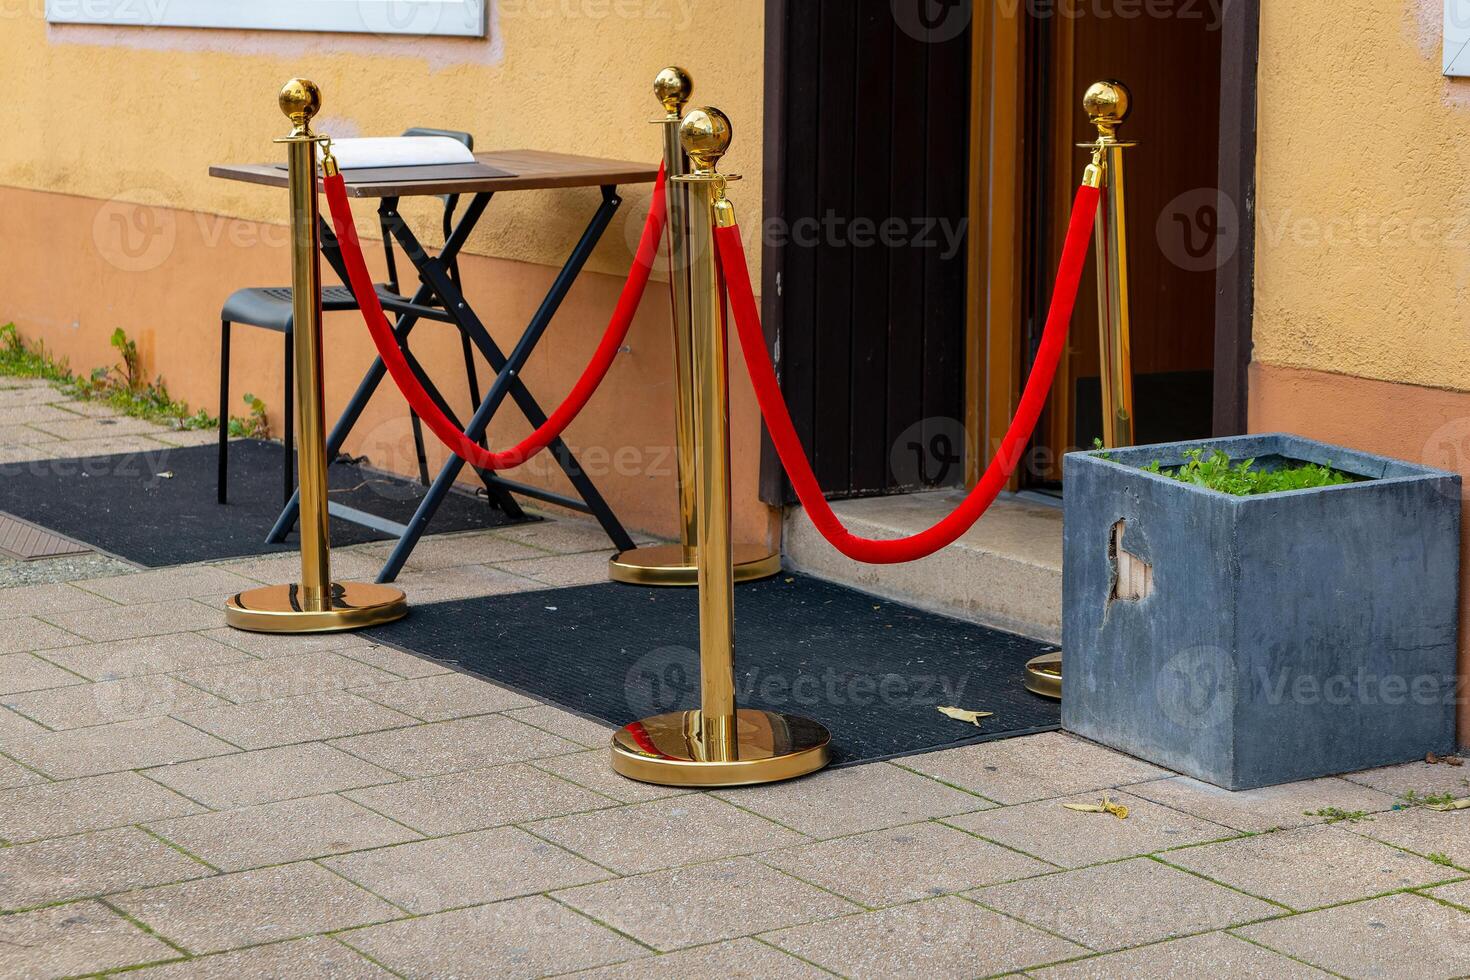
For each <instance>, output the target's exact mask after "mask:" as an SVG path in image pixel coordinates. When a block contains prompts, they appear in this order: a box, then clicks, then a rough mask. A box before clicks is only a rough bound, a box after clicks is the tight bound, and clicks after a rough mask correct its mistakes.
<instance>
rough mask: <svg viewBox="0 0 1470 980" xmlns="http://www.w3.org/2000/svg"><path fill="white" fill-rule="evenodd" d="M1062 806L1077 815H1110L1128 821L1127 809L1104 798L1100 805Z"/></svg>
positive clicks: (1076, 804)
mask: <svg viewBox="0 0 1470 980" xmlns="http://www.w3.org/2000/svg"><path fill="white" fill-rule="evenodd" d="M1062 806H1064V807H1066V808H1067V809H1068V810H1076V811H1077V812H1078V813H1111V814H1112V815H1113V816H1115V817H1117V818H1118V819H1119V820H1127V819H1128V808H1127V807H1126V806H1124V805H1123V804H1121V803H1114V802H1113V801H1112V800H1111V799H1109V798H1108V797H1106V796H1104V797H1103V801H1102V802H1101V803H1063V804H1062Z"/></svg>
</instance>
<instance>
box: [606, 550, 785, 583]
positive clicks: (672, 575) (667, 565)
mask: <svg viewBox="0 0 1470 980" xmlns="http://www.w3.org/2000/svg"><path fill="white" fill-rule="evenodd" d="M694 558H695V556H694V555H693V554H690V553H689V552H686V551H685V550H684V547H683V545H677V544H659V545H653V546H651V547H648V548H634V549H633V550H632V551H624V552H620V553H619V554H616V555H613V556H612V557H611V558H609V559H608V561H607V575H608V578H610V579H612V580H613V581H614V582H623V583H625V584H628V585H672V586H688V587H690V588H692V587H694V586H696V585H698V584H699V569H698V567H696V565H695V564H694ZM780 571H781V556H780V555H773V554H771V553H770V552H768V551H767V550H766V549H765V548H763V547H761V546H759V545H754V544H737V545H736V546H735V581H736V582H754V581H756V580H757V579H763V578H770V577H771V576H772V575H775V574H776V573H778V572H780Z"/></svg>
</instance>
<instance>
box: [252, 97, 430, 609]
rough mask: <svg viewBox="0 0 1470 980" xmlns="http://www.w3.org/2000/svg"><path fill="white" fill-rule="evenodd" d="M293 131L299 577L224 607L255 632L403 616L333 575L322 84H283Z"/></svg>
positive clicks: (382, 591) (380, 595)
mask: <svg viewBox="0 0 1470 980" xmlns="http://www.w3.org/2000/svg"><path fill="white" fill-rule="evenodd" d="M279 101H280V106H281V111H282V112H284V113H285V114H286V117H287V118H288V119H290V120H291V127H292V128H291V135H289V136H287V137H285V138H283V139H279V140H276V142H277V143H285V144H286V147H287V154H288V158H287V159H288V162H289V172H290V185H291V192H290V193H291V300H292V303H293V312H294V314H295V323H296V329H295V332H294V336H293V340H292V343H293V344H294V346H295V355H296V404H297V409H296V446H297V454H298V459H299V465H298V467H297V468H298V470H299V471H300V474H301V476H300V479H301V581H300V582H298V583H297V584H295V585H272V586H267V587H265V588H261V589H253V590H251V591H249V592H242V593H240V594H239V595H237V596H235V597H234V598H232V599H230V600H229V601H228V602H227V603H226V605H225V622H227V623H228V624H229V625H231V626H233V627H234V628H235V629H240V630H251V631H255V632H260V633H330V632H336V631H340V630H351V629H359V628H361V627H364V626H373V625H376V624H378V623H387V622H391V621H393V620H395V619H399V618H401V617H402V616H403V615H404V614H406V613H407V612H408V604H407V602H406V600H405V599H404V596H403V593H402V592H400V591H398V590H397V589H394V588H389V587H388V586H384V585H368V584H363V583H357V582H333V581H332V556H331V539H330V537H329V535H328V528H327V439H326V418H325V414H324V406H323V404H322V403H323V401H324V398H323V384H324V382H323V375H324V371H323V367H322V294H321V260H320V256H319V253H318V245H319V232H318V229H317V224H318V220H319V216H320V208H319V205H318V203H317V195H316V146H317V143H319V142H321V141H322V140H321V138H320V137H318V136H316V135H314V134H313V133H312V131H311V120H312V117H313V116H315V115H316V114H317V112H318V111H319V110H320V109H321V104H322V96H321V90H320V89H318V88H317V87H316V85H315V84H314V83H312V82H309V81H307V80H306V79H304V78H293V79H292V80H291V81H289V82H287V83H286V87H285V88H283V89H281V95H280V100H279Z"/></svg>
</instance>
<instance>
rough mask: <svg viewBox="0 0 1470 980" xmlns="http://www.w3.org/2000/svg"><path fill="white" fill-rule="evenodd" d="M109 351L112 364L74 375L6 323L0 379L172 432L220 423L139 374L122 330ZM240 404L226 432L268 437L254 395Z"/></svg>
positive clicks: (1, 330)
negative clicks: (26, 381)
mask: <svg viewBox="0 0 1470 980" xmlns="http://www.w3.org/2000/svg"><path fill="white" fill-rule="evenodd" d="M112 347H113V349H114V350H116V351H117V353H118V362H117V363H116V364H114V365H112V366H110V367H98V368H94V369H93V370H92V371H91V373H89V374H87V375H78V374H75V373H73V371H72V370H71V366H70V365H69V364H68V363H67V362H66V361H65V360H64V359H58V358H56V357H55V356H54V355H53V354H52V353H51V352H50V351H49V350H47V349H46V345H45V344H44V343H41V342H39V341H38V342H35V343H28V342H27V341H26V340H25V338H23V337H21V335H20V331H19V330H17V329H16V326H15V324H13V323H7V324H5V325H4V326H0V375H6V376H9V377H13V378H41V379H43V380H46V381H50V382H51V383H52V384H54V385H55V386H56V387H57V389H59V390H60V391H62V392H64V393H65V394H67V395H69V396H70V397H72V398H75V399H77V400H78V401H86V402H99V403H102V404H105V405H109V406H111V407H112V408H115V409H117V411H118V412H120V413H122V414H123V415H127V416H130V417H132V418H139V419H145V420H147V421H149V422H154V423H157V424H160V425H167V426H169V427H171V428H174V429H180V430H184V429H212V428H214V427H215V426H217V425H218V424H219V420H218V419H217V418H215V417H214V416H212V415H210V414H209V413H208V412H206V411H204V410H203V409H200V410H199V411H194V410H192V409H190V408H189V406H188V405H186V404H184V403H183V402H181V401H176V400H175V399H174V398H173V396H172V395H170V394H169V391H168V385H167V384H166V383H165V382H164V380H163V379H162V378H159V379H158V380H156V381H154V380H150V379H149V378H148V377H147V376H146V375H145V374H144V372H143V359H142V356H141V355H140V354H139V352H138V344H137V341H135V340H132V339H131V338H129V337H128V335H127V333H126V332H125V331H124V330H122V328H118V329H117V330H114V331H113V332H112ZM245 403H246V405H247V406H248V409H249V414H248V415H247V416H245V417H244V418H235V417H232V418H231V419H230V434H231V435H237V436H253V437H256V438H262V439H263V438H267V437H268V436H269V434H270V431H269V427H268V426H267V424H266V412H265V403H264V402H262V401H261V400H260V399H258V398H256V397H255V396H254V395H246V396H245Z"/></svg>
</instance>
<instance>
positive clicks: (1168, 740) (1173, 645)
mask: <svg viewBox="0 0 1470 980" xmlns="http://www.w3.org/2000/svg"><path fill="white" fill-rule="evenodd" d="M1200 446H1205V447H1207V448H1210V449H1220V450H1223V451H1224V452H1225V453H1227V454H1228V455H1229V456H1230V457H1231V459H1232V460H1237V461H1238V460H1244V459H1248V458H1252V457H1253V458H1255V459H1257V460H1259V461H1260V462H1262V463H1263V464H1267V465H1269V464H1271V463H1273V462H1277V461H1281V460H1294V461H1301V462H1314V463H1322V464H1327V465H1330V466H1332V467H1334V468H1335V469H1338V470H1341V471H1343V472H1346V473H1350V474H1352V475H1354V476H1358V477H1362V478H1363V482H1359V483H1353V484H1348V485H1344V486H1337V487H1323V488H1320V489H1310V490H1295V491H1290V492H1286V493H1274V494H1265V495H1261V496H1254V497H1233V496H1228V495H1225V494H1221V493H1216V492H1214V491H1210V490H1206V489H1203V488H1200V487H1195V486H1191V485H1188V484H1184V483H1179V482H1177V481H1174V480H1170V479H1167V478H1165V477H1161V476H1155V475H1153V474H1150V473H1146V472H1144V471H1143V470H1142V469H1141V467H1143V466H1147V465H1148V464H1149V463H1150V462H1152V461H1153V460H1159V461H1160V462H1161V463H1162V464H1163V465H1164V466H1165V467H1170V466H1177V465H1180V464H1181V463H1183V462H1184V456H1183V452H1184V451H1185V450H1187V449H1194V448H1198V447H1200ZM1109 456H1110V459H1104V458H1102V457H1101V455H1100V454H1098V453H1074V454H1072V455H1070V456H1068V457H1067V459H1066V463H1065V466H1066V474H1065V475H1066V486H1067V493H1066V505H1065V520H1064V524H1063V528H1064V529H1063V550H1064V561H1063V568H1062V595H1063V611H1062V636H1063V648H1064V650H1065V656H1066V660H1065V669H1064V671H1063V681H1062V694H1063V697H1062V724H1063V725H1064V727H1066V728H1067V729H1069V730H1070V731H1073V732H1076V733H1078V734H1079V735H1083V736H1085V737H1087V738H1090V739H1093V740H1095V741H1098V742H1101V743H1102V744H1104V745H1108V746H1111V747H1113V748H1116V749H1119V750H1121V751H1123V752H1127V753H1129V754H1130V755H1135V756H1138V757H1139V758H1142V759H1147V760H1148V761H1150V762H1154V763H1157V764H1158V765H1161V766H1167V767H1168V768H1170V769H1174V770H1176V771H1178V772H1182V773H1186V774H1188V775H1190V776H1194V777H1196V778H1199V779H1203V780H1206V781H1207V782H1211V783H1214V784H1215V785H1217V786H1223V787H1225V788H1227V789H1232V790H1238V789H1250V788H1253V787H1258V786H1269V785H1275V784H1278V783H1285V782H1290V781H1292V780H1297V779H1307V778H1311V777H1315V776H1324V775H1329V774H1334V773H1342V772H1350V771H1353V770H1357V769H1365V768H1369V767H1371V766H1378V765H1387V764H1390V763H1398V762H1407V761H1409V760H1412V759H1422V758H1423V757H1424V754H1425V753H1426V752H1430V751H1433V752H1440V753H1442V752H1448V751H1451V750H1452V749H1453V748H1454V742H1455V729H1454V704H1455V699H1456V696H1457V691H1456V683H1455V676H1456V649H1457V644H1458V635H1457V633H1458V629H1457V627H1458V608H1457V607H1458V601H1459V564H1460V560H1459V554H1460V478H1459V477H1458V476H1456V475H1454V474H1450V473H1445V472H1441V471H1439V470H1433V469H1429V468H1427V467H1423V466H1416V465H1412V464H1409V463H1405V462H1401V461H1399V460H1395V459H1387V458H1385V457H1382V456H1372V455H1369V454H1367V453H1359V452H1354V451H1352V450H1349V449H1342V448H1340V447H1337V446H1329V445H1325V444H1323V443H1319V442H1313V441H1311V440H1309V439H1302V438H1299V437H1297V436H1290V435H1259V436H1241V437H1236V438H1230V439H1216V440H1211V441H1208V442H1203V443H1200V442H1191V443H1178V444H1173V445H1165V446H1145V447H1140V448H1137V449H1127V450H1118V451H1114V452H1112V453H1110V454H1109Z"/></svg>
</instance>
